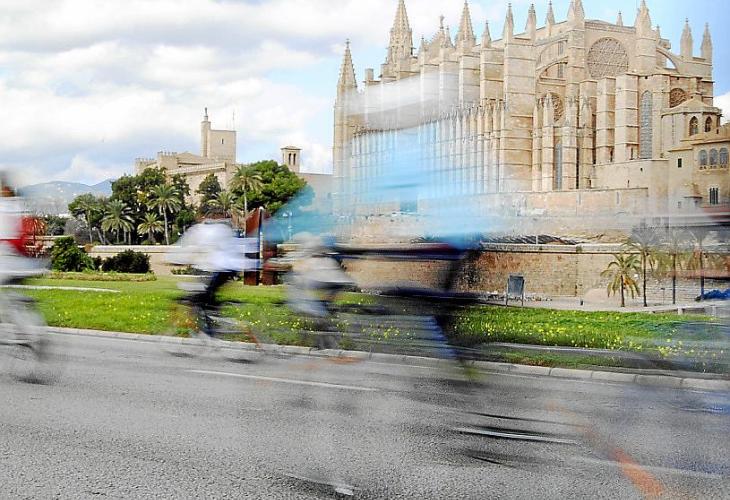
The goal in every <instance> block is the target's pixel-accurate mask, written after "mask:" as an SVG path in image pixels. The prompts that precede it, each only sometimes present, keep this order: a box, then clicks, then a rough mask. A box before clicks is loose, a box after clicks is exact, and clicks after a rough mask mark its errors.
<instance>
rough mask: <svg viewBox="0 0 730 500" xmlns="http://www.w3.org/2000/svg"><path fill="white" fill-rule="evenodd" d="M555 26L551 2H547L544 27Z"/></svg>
mask: <svg viewBox="0 0 730 500" xmlns="http://www.w3.org/2000/svg"><path fill="white" fill-rule="evenodd" d="M554 24H555V13H554V12H553V2H552V0H551V1H550V2H548V8H547V15H546V16H545V25H547V26H553V25H554Z"/></svg>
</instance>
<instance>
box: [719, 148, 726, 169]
mask: <svg viewBox="0 0 730 500" xmlns="http://www.w3.org/2000/svg"><path fill="white" fill-rule="evenodd" d="M727 164H728V153H727V148H720V166H722V167H727Z"/></svg>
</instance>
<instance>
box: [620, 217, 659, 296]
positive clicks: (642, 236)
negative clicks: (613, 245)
mask: <svg viewBox="0 0 730 500" xmlns="http://www.w3.org/2000/svg"><path fill="white" fill-rule="evenodd" d="M659 243H660V239H659V236H658V235H657V232H656V230H655V229H654V228H653V227H649V226H647V225H646V224H641V225H639V226H637V227H635V228H634V229H633V230H632V231H631V236H629V239H628V240H627V241H626V244H625V246H626V248H627V249H628V250H629V251H634V252H636V253H638V254H639V257H640V261H641V282H642V285H641V288H642V295H643V296H644V307H647V302H646V268H647V266H649V267H650V268H651V269H652V270H653V269H654V267H655V264H656V250H657V247H658V246H659Z"/></svg>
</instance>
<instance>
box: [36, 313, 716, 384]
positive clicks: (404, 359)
mask: <svg viewBox="0 0 730 500" xmlns="http://www.w3.org/2000/svg"><path fill="white" fill-rule="evenodd" d="M48 331H49V332H51V333H57V334H62V335H77V336H86V337H103V338H117V339H125V340H137V341H142V342H150V343H155V342H168V343H172V342H176V343H177V342H186V341H187V339H180V338H174V337H165V336H161V335H147V334H142V333H123V332H106V331H101V330H84V329H79V328H58V327H49V328H48ZM220 342H222V345H223V346H224V348H225V349H234V350H243V351H252V350H255V349H256V346H255V344H250V343H245V342H230V341H220ZM268 347H271V350H272V351H275V352H276V351H278V352H280V353H281V354H288V355H292V356H312V357H318V358H332V357H343V356H347V357H350V358H358V359H360V360H362V361H374V362H377V363H387V364H403V365H409V366H420V367H425V368H436V367H440V366H445V365H448V364H450V362H449V360H447V359H440V358H427V357H422V356H407V355H402V354H384V353H374V352H373V353H368V352H364V351H344V350H339V349H325V350H318V349H314V348H311V347H301V346H278V345H277V346H268ZM471 366H473V367H475V368H478V369H480V370H483V371H488V372H497V373H509V374H514V375H526V376H540V377H552V378H560V379H568V380H577V381H586V380H588V381H599V382H609V383H619V384H635V385H641V386H648V387H663V388H670V389H691V390H701V391H730V380H723V379H704V378H691V377H676V376H672V375H647V374H643V373H625V372H612V371H600V370H577V369H574V368H549V367H546V366H531V365H517V364H512V363H497V362H493V361H473V362H471Z"/></svg>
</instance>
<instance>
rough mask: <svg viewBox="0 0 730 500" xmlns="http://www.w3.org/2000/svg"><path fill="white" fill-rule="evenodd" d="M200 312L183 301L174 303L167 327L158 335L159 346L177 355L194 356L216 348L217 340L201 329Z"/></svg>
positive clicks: (168, 352)
mask: <svg viewBox="0 0 730 500" xmlns="http://www.w3.org/2000/svg"><path fill="white" fill-rule="evenodd" d="M202 321H203V319H202V312H198V311H197V310H196V308H195V307H192V306H191V305H189V304H187V303H184V302H178V303H175V304H174V305H173V306H172V308H171V310H170V315H169V319H168V323H167V329H166V330H165V332H164V333H163V334H162V335H160V338H159V341H160V346H161V348H162V350H163V351H164V352H166V353H167V354H171V355H173V356H177V357H186V358H189V357H195V356H204V355H207V354H210V353H211V352H212V351H214V350H216V349H217V345H216V344H217V341H216V340H215V339H212V338H211V337H210V336H208V335H206V334H205V333H204V332H203V331H202Z"/></svg>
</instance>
